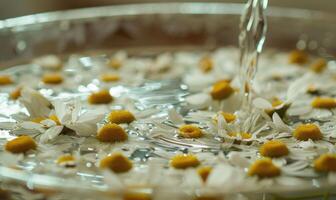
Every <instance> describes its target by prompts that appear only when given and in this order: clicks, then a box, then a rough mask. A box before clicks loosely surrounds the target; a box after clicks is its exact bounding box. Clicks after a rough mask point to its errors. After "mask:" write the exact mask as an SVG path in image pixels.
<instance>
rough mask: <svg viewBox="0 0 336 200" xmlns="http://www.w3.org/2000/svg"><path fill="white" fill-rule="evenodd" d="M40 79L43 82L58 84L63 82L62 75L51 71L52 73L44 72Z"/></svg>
mask: <svg viewBox="0 0 336 200" xmlns="http://www.w3.org/2000/svg"><path fill="white" fill-rule="evenodd" d="M42 81H43V83H45V84H53V85H56V84H60V83H62V82H63V77H62V76H61V75H60V74H58V73H53V74H45V75H43V77H42Z"/></svg>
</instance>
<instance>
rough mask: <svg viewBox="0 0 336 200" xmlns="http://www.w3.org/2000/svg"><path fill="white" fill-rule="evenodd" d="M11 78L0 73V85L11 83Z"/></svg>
mask: <svg viewBox="0 0 336 200" xmlns="http://www.w3.org/2000/svg"><path fill="white" fill-rule="evenodd" d="M12 83H13V80H12V78H11V77H10V76H8V75H0V85H9V84H12Z"/></svg>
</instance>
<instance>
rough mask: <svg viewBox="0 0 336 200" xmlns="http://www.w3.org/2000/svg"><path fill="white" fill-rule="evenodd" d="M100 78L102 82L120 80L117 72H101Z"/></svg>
mask: <svg viewBox="0 0 336 200" xmlns="http://www.w3.org/2000/svg"><path fill="white" fill-rule="evenodd" d="M100 79H101V80H102V81H104V82H116V81H119V80H120V76H119V75H117V74H103V75H101V77H100Z"/></svg>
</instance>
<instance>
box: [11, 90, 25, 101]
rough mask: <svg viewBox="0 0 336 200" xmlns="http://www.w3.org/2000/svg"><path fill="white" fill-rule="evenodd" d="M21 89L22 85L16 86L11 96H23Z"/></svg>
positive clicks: (15, 97)
mask: <svg viewBox="0 0 336 200" xmlns="http://www.w3.org/2000/svg"><path fill="white" fill-rule="evenodd" d="M21 89H22V87H17V88H15V89H14V90H13V91H12V92H11V93H10V94H9V97H10V98H11V99H13V100H16V99H18V98H19V97H20V96H21Z"/></svg>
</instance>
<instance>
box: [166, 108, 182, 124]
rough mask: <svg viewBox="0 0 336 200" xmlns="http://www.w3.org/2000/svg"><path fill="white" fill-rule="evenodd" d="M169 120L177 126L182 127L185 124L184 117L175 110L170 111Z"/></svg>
mask: <svg viewBox="0 0 336 200" xmlns="http://www.w3.org/2000/svg"><path fill="white" fill-rule="evenodd" d="M168 118H169V120H170V121H172V122H173V123H174V124H175V125H182V124H184V120H183V117H182V115H180V114H179V113H177V112H176V110H175V109H169V110H168Z"/></svg>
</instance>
